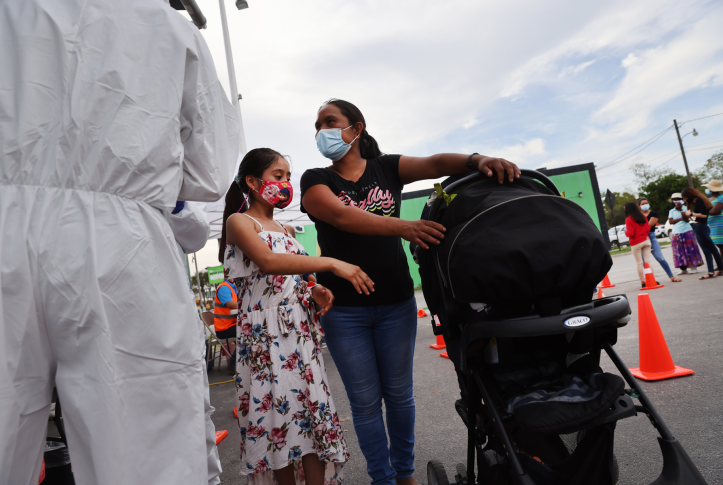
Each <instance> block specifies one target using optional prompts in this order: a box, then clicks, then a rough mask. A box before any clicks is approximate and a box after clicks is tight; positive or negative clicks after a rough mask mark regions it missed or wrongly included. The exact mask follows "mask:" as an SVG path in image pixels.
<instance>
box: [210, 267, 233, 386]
mask: <svg viewBox="0 0 723 485" xmlns="http://www.w3.org/2000/svg"><path fill="white" fill-rule="evenodd" d="M237 316H238V298H236V285H235V284H234V282H233V281H232V280H230V279H228V278H225V279H224V281H223V283H221V284H220V285H218V288H216V294H215V295H214V297H213V330H214V332H216V338H218V339H219V340H225V339H229V338H236V317H237ZM221 345H222V346H223V348H224V349H226V352H227V354H226V363H227V364H228V369H226V372H227V373H229V374H232V375H233V374H236V344H235V343H233V342H229V343H228V346H225V345H224V344H221Z"/></svg>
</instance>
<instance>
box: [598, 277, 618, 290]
mask: <svg viewBox="0 0 723 485" xmlns="http://www.w3.org/2000/svg"><path fill="white" fill-rule="evenodd" d="M613 286H615V285H614V284H612V283H610V277H609V276H608V275H605V278H603V280H602V284H601V285H600V288H612V287H613Z"/></svg>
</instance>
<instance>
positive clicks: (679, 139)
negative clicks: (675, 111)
mask: <svg viewBox="0 0 723 485" xmlns="http://www.w3.org/2000/svg"><path fill="white" fill-rule="evenodd" d="M673 125H675V132H676V133H677V134H678V143H680V153H682V154H683V163H684V164H685V173H686V174H687V175H688V187H690V188H693V178H692V177H691V176H690V170H688V160H687V159H686V158H685V149H683V139H682V138H681V137H680V130H678V122H677V121H675V120H673ZM696 134H697V133H696Z"/></svg>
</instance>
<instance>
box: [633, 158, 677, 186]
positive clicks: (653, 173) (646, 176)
mask: <svg viewBox="0 0 723 485" xmlns="http://www.w3.org/2000/svg"><path fill="white" fill-rule="evenodd" d="M630 171H631V172H632V173H633V177H635V185H636V186H637V187H638V188H640V187H642V186H644V185H647V184H649V183H650V182H652V181H654V180H657V179H659V178H661V177H663V176H664V175H668V174H669V173H673V171H672V170H671V169H670V168H668V167H663V168H653V167H651V166H650V164H648V163H643V162H638V163H634V164H632V165H631V166H630Z"/></svg>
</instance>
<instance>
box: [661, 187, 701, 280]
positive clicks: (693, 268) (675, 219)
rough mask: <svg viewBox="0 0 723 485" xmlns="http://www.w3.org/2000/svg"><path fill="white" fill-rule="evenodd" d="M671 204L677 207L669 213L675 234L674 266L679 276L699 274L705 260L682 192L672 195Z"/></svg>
mask: <svg viewBox="0 0 723 485" xmlns="http://www.w3.org/2000/svg"><path fill="white" fill-rule="evenodd" d="M670 202H672V203H673V205H674V206H675V207H673V208H672V209H670V211H668V222H670V224H671V225H672V226H673V232H672V233H671V234H670V245H671V247H672V248H673V266H675V267H676V268H679V269H680V271H678V274H679V275H681V274H689V273H690V274H695V273H697V272H698V266H701V265H702V264H703V258H702V257H701V256H700V251H699V250H698V243H697V242H696V241H695V233H694V232H693V227H692V226H691V225H690V212H689V211H688V208H687V207H686V206H685V204H684V203H683V197H682V196H681V195H680V192H676V193H674V194H673V195H671V196H670ZM688 268H690V271H688Z"/></svg>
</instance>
